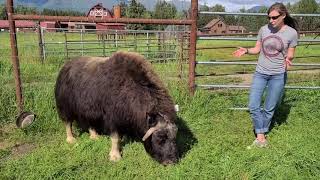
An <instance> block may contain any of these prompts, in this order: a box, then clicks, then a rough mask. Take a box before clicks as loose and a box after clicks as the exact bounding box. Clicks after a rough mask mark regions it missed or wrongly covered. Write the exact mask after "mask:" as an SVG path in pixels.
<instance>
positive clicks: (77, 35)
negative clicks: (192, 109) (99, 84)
mask: <svg viewBox="0 0 320 180" xmlns="http://www.w3.org/2000/svg"><path fill="white" fill-rule="evenodd" d="M180 29H181V28H180ZM183 29H186V28H183ZM189 34H190V31H188V30H187V29H186V30H184V31H170V30H164V31H151V30H97V29H72V30H71V31H70V29H63V28H41V29H40V35H39V45H40V49H41V53H40V56H41V59H42V61H45V60H46V58H47V57H50V56H51V57H52V56H57V55H63V56H64V57H65V58H70V57H75V56H89V55H90V56H103V57H106V56H110V55H111V54H112V53H114V52H116V51H132V52H138V53H140V54H142V55H144V56H145V57H146V58H147V59H148V60H150V61H152V62H168V61H178V62H187V59H188V51H189V49H188V46H189V38H188V36H189Z"/></svg>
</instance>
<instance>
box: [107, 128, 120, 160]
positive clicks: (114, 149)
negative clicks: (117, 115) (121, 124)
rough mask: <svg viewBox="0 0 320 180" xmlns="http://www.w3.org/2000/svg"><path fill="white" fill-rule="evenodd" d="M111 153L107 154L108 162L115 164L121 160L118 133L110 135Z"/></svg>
mask: <svg viewBox="0 0 320 180" xmlns="http://www.w3.org/2000/svg"><path fill="white" fill-rule="evenodd" d="M110 138H111V143H112V144H111V151H110V153H109V157H110V161H113V162H116V161H119V160H120V159H121V154H120V148H119V146H120V137H119V134H118V133H111V135H110Z"/></svg>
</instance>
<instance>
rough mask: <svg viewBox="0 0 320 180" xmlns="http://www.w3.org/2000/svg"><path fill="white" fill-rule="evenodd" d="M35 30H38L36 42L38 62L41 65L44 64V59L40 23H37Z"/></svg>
mask: <svg viewBox="0 0 320 180" xmlns="http://www.w3.org/2000/svg"><path fill="white" fill-rule="evenodd" d="M37 26H38V27H37V28H38V41H39V56H40V61H41V63H43V62H44V57H43V44H42V41H43V40H42V39H43V37H42V32H41V26H40V21H38V22H37Z"/></svg>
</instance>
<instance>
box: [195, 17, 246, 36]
mask: <svg viewBox="0 0 320 180" xmlns="http://www.w3.org/2000/svg"><path fill="white" fill-rule="evenodd" d="M245 31H246V28H244V27H243V26H234V25H228V24H226V23H225V22H224V21H223V20H222V19H220V18H218V19H212V20H211V21H210V22H209V23H208V24H207V25H205V26H204V27H203V28H202V29H201V33H202V34H233V33H244V32H245Z"/></svg>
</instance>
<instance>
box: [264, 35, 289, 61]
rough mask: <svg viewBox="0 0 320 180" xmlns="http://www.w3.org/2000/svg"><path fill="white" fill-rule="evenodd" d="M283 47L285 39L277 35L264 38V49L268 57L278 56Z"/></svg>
mask: <svg viewBox="0 0 320 180" xmlns="http://www.w3.org/2000/svg"><path fill="white" fill-rule="evenodd" d="M283 48H284V44H283V41H282V40H281V38H280V37H278V36H276V35H270V36H268V37H266V38H264V39H263V40H262V51H263V53H264V54H265V56H267V57H275V56H278V55H279V54H280V52H281V51H282V50H283Z"/></svg>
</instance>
